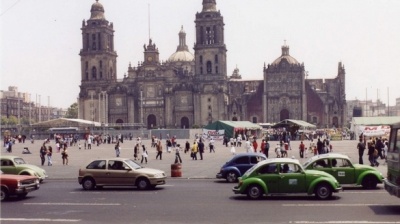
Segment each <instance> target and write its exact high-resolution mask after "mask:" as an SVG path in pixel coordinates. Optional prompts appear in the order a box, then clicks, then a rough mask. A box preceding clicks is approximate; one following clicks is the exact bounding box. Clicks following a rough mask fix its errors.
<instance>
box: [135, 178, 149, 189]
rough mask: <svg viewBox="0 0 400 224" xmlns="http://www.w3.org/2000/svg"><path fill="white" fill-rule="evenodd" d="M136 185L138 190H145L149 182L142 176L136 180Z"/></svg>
mask: <svg viewBox="0 0 400 224" xmlns="http://www.w3.org/2000/svg"><path fill="white" fill-rule="evenodd" d="M136 187H137V188H138V189H139V190H146V189H148V188H149V187H150V182H149V180H147V179H146V178H144V177H142V178H140V179H138V180H137V181H136Z"/></svg>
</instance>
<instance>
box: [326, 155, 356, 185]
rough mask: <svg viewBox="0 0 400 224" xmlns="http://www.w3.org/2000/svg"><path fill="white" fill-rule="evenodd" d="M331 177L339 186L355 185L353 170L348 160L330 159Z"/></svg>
mask: <svg viewBox="0 0 400 224" xmlns="http://www.w3.org/2000/svg"><path fill="white" fill-rule="evenodd" d="M330 163H331V170H332V172H330V173H331V174H332V176H334V177H335V178H336V180H337V181H338V182H339V183H340V184H353V183H355V169H354V167H353V165H352V164H351V162H350V161H349V160H348V159H337V158H332V159H331V160H330Z"/></svg>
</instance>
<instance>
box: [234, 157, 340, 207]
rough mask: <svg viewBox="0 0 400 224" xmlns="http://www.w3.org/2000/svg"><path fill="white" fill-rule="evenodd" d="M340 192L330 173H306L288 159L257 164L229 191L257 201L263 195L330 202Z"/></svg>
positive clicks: (315, 171)
mask: <svg viewBox="0 0 400 224" xmlns="http://www.w3.org/2000/svg"><path fill="white" fill-rule="evenodd" d="M341 189H342V187H341V186H340V184H339V183H338V181H337V180H336V179H335V178H334V177H333V176H332V175H330V174H328V173H325V172H322V171H317V170H305V169H303V167H302V165H301V164H300V162H299V161H298V160H296V159H290V158H274V159H267V160H264V161H261V162H259V163H258V164H256V165H254V166H253V167H252V168H250V169H249V170H248V171H247V172H246V173H245V174H244V175H243V176H242V177H240V178H239V183H238V185H237V186H235V187H234V188H233V189H232V190H233V192H234V193H235V194H247V197H249V198H250V199H259V198H261V197H262V196H263V195H264V194H266V195H274V194H299V193H303V194H308V195H312V194H314V195H315V196H316V197H317V198H318V199H329V198H330V197H331V196H332V193H333V192H338V191H340V190H341Z"/></svg>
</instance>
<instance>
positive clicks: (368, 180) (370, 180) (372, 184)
mask: <svg viewBox="0 0 400 224" xmlns="http://www.w3.org/2000/svg"><path fill="white" fill-rule="evenodd" d="M361 185H362V186H363V188H365V189H375V188H376V185H378V180H377V179H376V177H374V176H372V175H368V176H365V177H364V179H363V180H362V183H361Z"/></svg>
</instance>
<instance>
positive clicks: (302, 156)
mask: <svg viewBox="0 0 400 224" xmlns="http://www.w3.org/2000/svg"><path fill="white" fill-rule="evenodd" d="M305 147H306V146H305V145H304V143H303V141H301V142H300V145H299V150H300V158H304V149H305Z"/></svg>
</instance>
